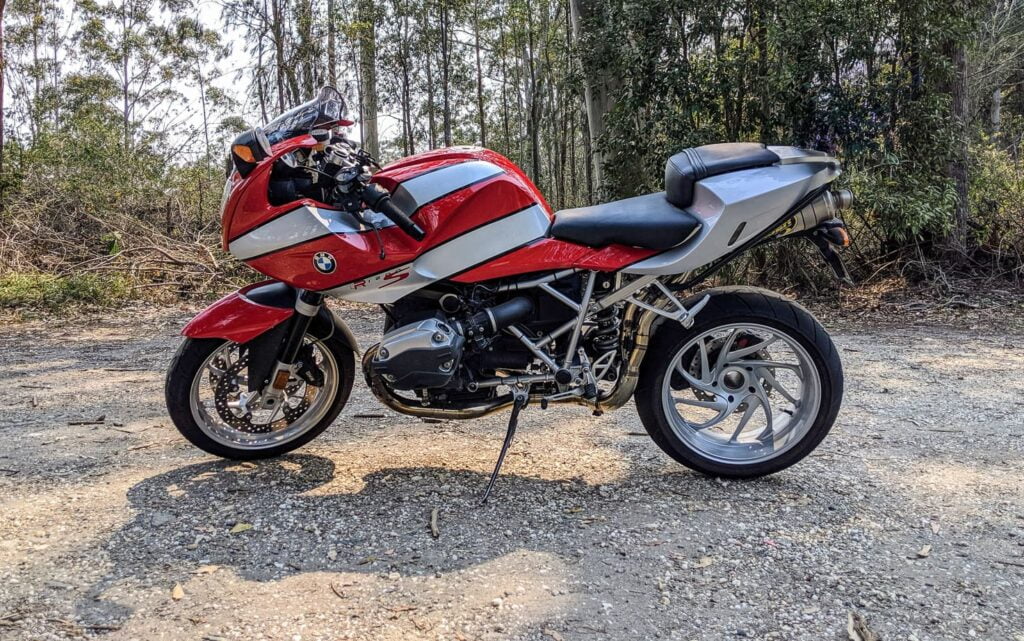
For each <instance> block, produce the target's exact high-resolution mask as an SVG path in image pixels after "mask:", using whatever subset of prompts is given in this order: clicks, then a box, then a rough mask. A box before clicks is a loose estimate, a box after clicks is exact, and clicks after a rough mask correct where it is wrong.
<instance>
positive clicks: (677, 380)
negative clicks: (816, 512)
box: [635, 288, 843, 478]
mask: <svg viewBox="0 0 1024 641" xmlns="http://www.w3.org/2000/svg"><path fill="white" fill-rule="evenodd" d="M704 294H710V295H711V299H710V300H709V302H708V304H707V306H706V307H705V308H704V309H703V310H702V311H701V312H700V313H699V314H698V316H697V319H696V322H695V323H694V325H693V327H691V328H690V329H684V328H683V327H682V326H680V325H678V324H668V323H666V324H663V325H662V326H661V327H660V328H659V330H658V332H657V333H656V335H655V338H654V341H653V342H652V345H651V347H650V349H649V350H648V352H647V358H645V360H644V364H643V366H642V367H641V372H640V382H639V384H638V386H637V391H636V396H635V398H636V404H637V410H638V412H639V414H640V418H641V420H642V422H643V424H644V427H645V428H646V429H647V432H648V433H649V434H650V435H651V437H652V438H653V439H654V441H655V443H657V444H658V446H659V447H661V448H662V449H663V450H664V451H665V452H666V453H667V454H669V455H670V456H671V457H672V458H674V459H676V460H677V461H679V462H680V463H682V464H684V465H686V466H688V467H690V468H692V469H695V470H697V471H699V472H703V473H705V474H711V475H715V476H727V477H737V478H746V477H756V476H762V475H765V474H771V473H773V472H778V471H779V470H782V469H785V468H787V467H789V466H790V465H793V464H794V463H796V462H797V461H799V460H800V459H802V458H804V457H805V456H807V455H808V454H810V453H811V451H813V450H814V448H815V447H817V445H818V444H819V443H820V442H821V440H822V439H823V438H825V435H826V434H827V433H828V431H829V430H830V429H831V427H832V424H833V422H834V421H835V418H836V415H837V414H838V412H839V405H840V402H841V400H842V393H843V372H842V364H841V363H840V361H839V355H838V353H837V352H836V349H835V346H834V345H833V344H832V340H831V339H830V338H829V336H828V334H827V333H826V332H825V330H824V329H823V328H822V327H821V325H820V324H819V323H818V322H817V321H816V320H815V319H814V317H813V316H811V314H810V313H809V312H807V310H805V309H804V308H803V307H801V306H799V305H797V304H795V303H793V302H790V301H787V300H785V299H783V298H781V297H779V296H777V295H775V294H773V293H771V292H766V291H763V290H757V289H752V288H722V289H716V290H710V291H708V292H703V293H702V294H701V296H703V295H704Z"/></svg>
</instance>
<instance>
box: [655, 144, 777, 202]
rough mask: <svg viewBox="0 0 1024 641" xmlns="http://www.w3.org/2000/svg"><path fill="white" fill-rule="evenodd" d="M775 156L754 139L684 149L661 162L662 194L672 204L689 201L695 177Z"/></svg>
mask: <svg viewBox="0 0 1024 641" xmlns="http://www.w3.org/2000/svg"><path fill="white" fill-rule="evenodd" d="M777 162H779V157H778V155H776V154H775V152H773V151H770V150H769V149H768V148H767V147H765V146H764V145H762V144H760V143H756V142H726V143H720V144H717V145H704V146H703V147H691V148H689V149H684V150H682V151H681V152H679V153H678V154H676V155H675V156H672V157H671V158H669V159H668V162H667V163H665V197H666V198H667V199H668V201H669V202H670V203H672V204H673V205H675V206H676V207H689V206H690V205H691V204H692V203H693V184H694V183H696V182H697V181H698V180H702V179H704V178H708V177H711V176H718V175H719V174H726V173H729V172H730V171H739V170H740V169H753V168H755V167H767V166H769V165H774V164H775V163H777Z"/></svg>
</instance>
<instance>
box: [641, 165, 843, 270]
mask: <svg viewBox="0 0 1024 641" xmlns="http://www.w3.org/2000/svg"><path fill="white" fill-rule="evenodd" d="M769 149H770V150H771V151H773V152H775V153H776V154H777V155H778V156H779V158H780V160H779V162H778V163H776V164H774V165H771V166H769V167H759V168H756V169H744V170H741V171H734V172H731V173H726V174H721V175H718V176H712V177H710V178H705V179H703V180H701V181H699V182H697V183H696V185H695V187H694V199H693V204H692V205H690V207H688V208H687V209H688V210H689V211H690V212H691V213H693V214H694V215H695V216H697V217H698V218H699V219H700V220H701V222H702V223H703V226H702V228H701V230H700V234H699V235H698V236H697V237H696V238H692V239H690V240H689V241H688V242H686V243H684V244H683V245H681V246H679V247H676V248H674V249H671V250H669V251H667V252H663V253H661V254H658V255H656V256H652V257H650V258H648V259H646V260H643V261H640V262H639V263H636V264H635V265H632V266H630V267H627V268H626V269H625V272H626V273H632V274H655V275H664V274H682V273H685V272H691V271H694V270H696V269H698V268H700V267H703V266H705V265H708V264H709V263H711V262H713V261H715V260H717V259H719V258H721V257H723V256H725V255H727V254H729V253H730V252H733V251H735V250H736V249H738V248H740V247H742V246H743V245H744V243H746V242H747V241H750V240H751V239H754V238H757V237H758V236H763V235H764V234H765V233H767V232H770V231H771V230H773V229H774V228H775V227H777V226H778V225H779V224H780V223H782V222H783V219H784V218H785V217H786V214H787V213H789V212H790V211H791V210H792V209H793V208H794V207H796V206H797V205H798V203H800V201H801V200H803V199H805V198H806V197H807V196H808V195H809V194H811V193H813V192H814V191H815V190H818V189H820V188H821V187H823V186H825V185H827V184H829V183H830V182H832V181H834V180H835V179H836V178H838V177H839V175H840V174H841V173H842V172H841V171H840V169H839V162H838V161H837V160H836V159H835V158H832V157H831V156H827V155H824V154H822V153H820V152H814V151H807V150H803V149H797V148H795V147H769Z"/></svg>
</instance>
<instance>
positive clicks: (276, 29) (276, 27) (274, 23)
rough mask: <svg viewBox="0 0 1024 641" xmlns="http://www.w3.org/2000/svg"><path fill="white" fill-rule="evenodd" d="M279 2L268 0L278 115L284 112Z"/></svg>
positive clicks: (282, 49)
mask: <svg viewBox="0 0 1024 641" xmlns="http://www.w3.org/2000/svg"><path fill="white" fill-rule="evenodd" d="M281 2H282V0H270V8H271V10H272V16H271V23H270V32H271V34H272V35H273V37H274V53H275V54H276V56H275V59H274V63H275V69H274V78H275V80H276V81H277V109H278V113H284V111H285V90H284V76H285V69H284V67H285V61H284V23H283V22H282V19H281Z"/></svg>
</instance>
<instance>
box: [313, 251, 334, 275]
mask: <svg viewBox="0 0 1024 641" xmlns="http://www.w3.org/2000/svg"><path fill="white" fill-rule="evenodd" d="M337 266H338V263H337V261H335V260H334V256H332V255H331V254H329V253H328V252H317V253H316V255H315V256H313V267H316V270H317V271H318V272H320V273H321V274H330V273H331V272H333V271H334V268H335V267H337Z"/></svg>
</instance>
